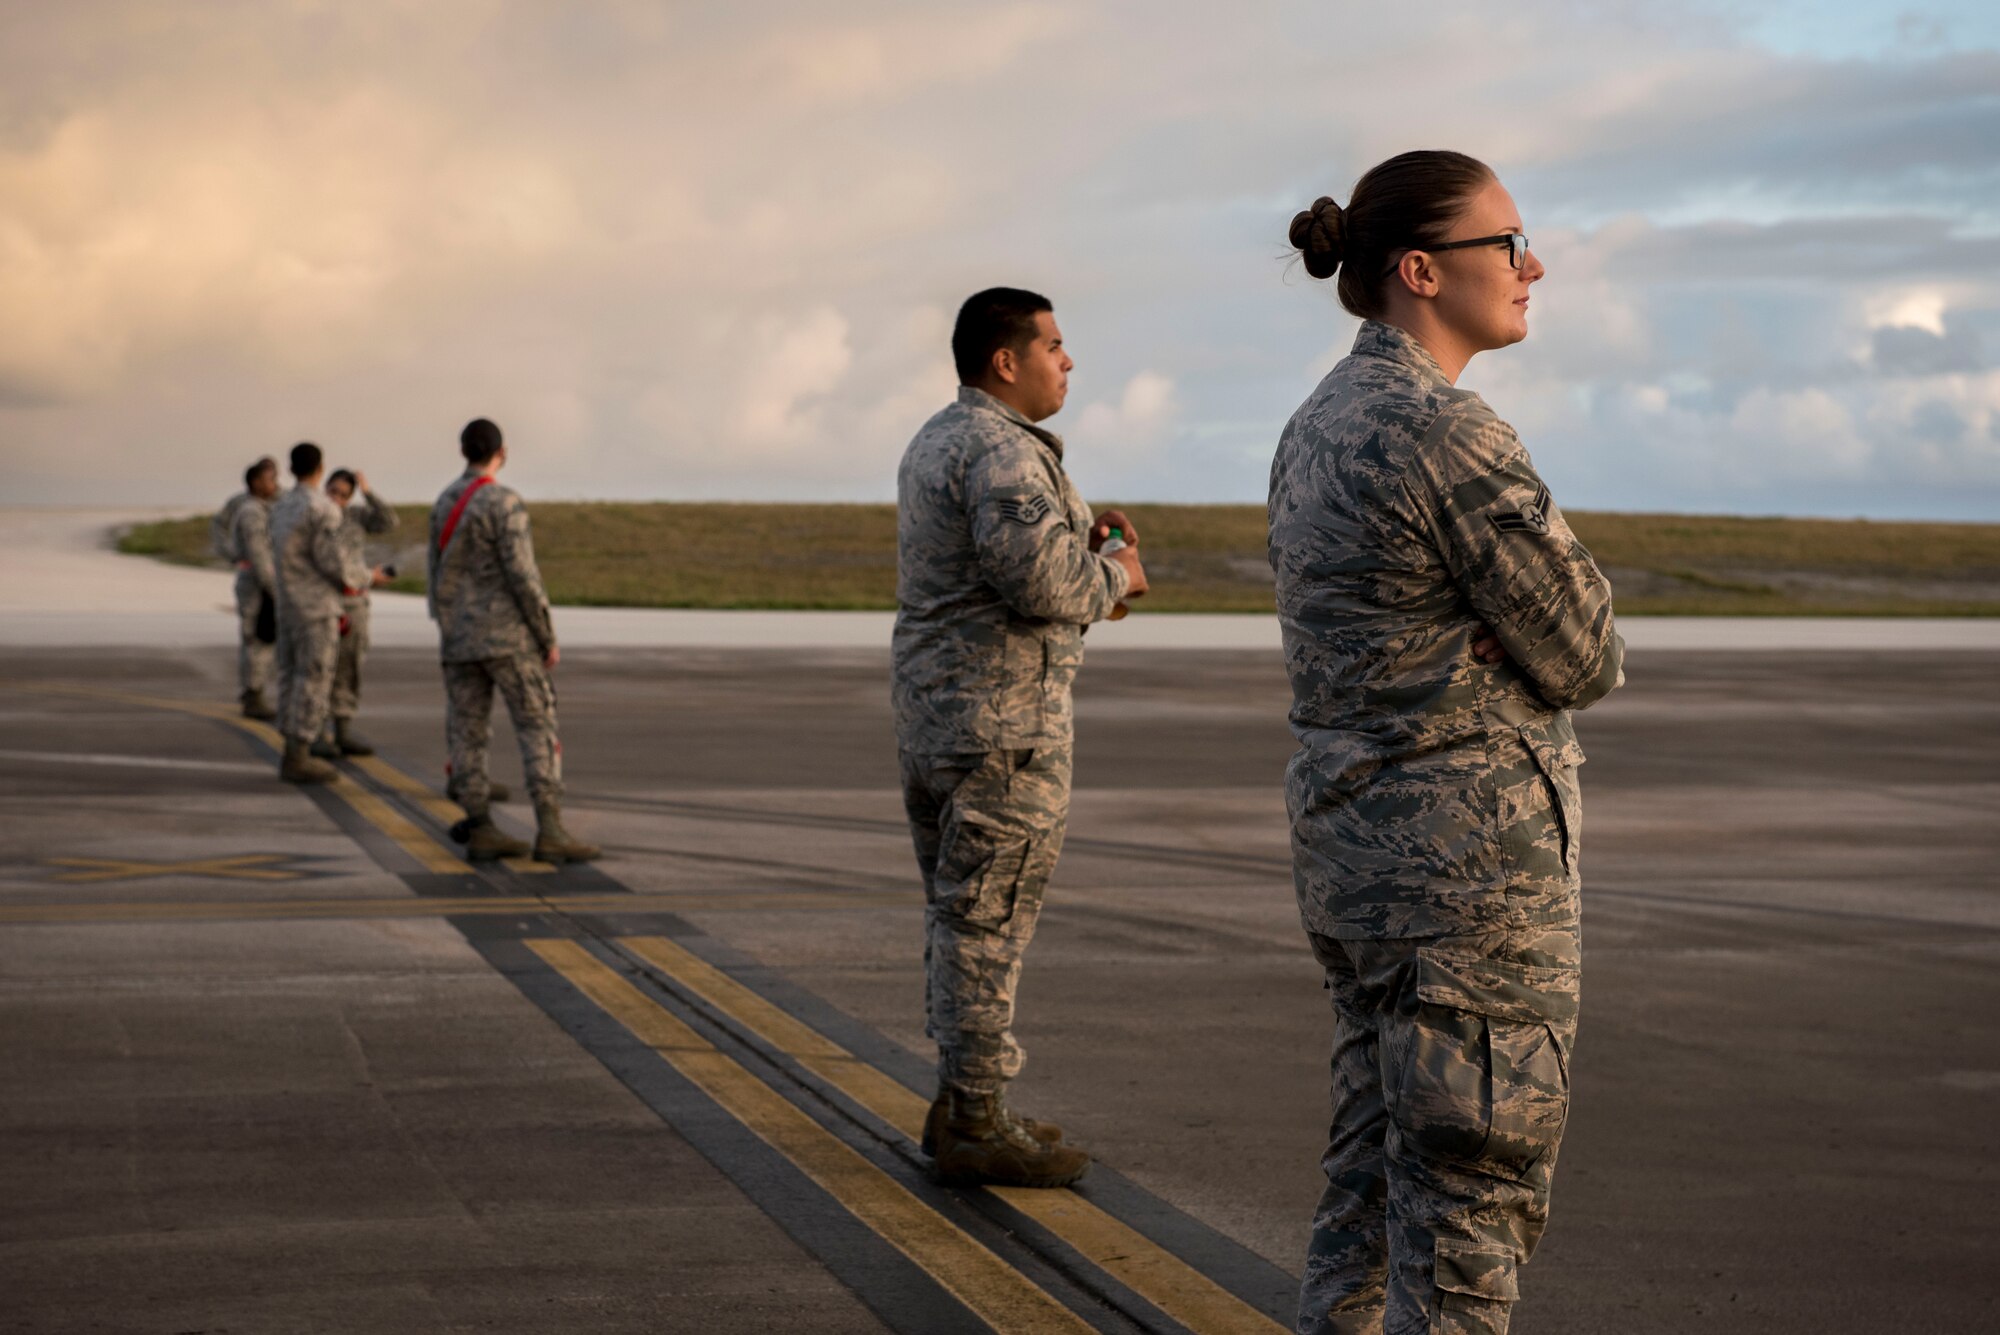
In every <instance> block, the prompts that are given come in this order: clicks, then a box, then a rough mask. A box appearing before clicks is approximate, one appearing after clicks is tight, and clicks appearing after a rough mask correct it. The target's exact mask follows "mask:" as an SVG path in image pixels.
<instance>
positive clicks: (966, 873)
mask: <svg viewBox="0 0 2000 1335" xmlns="http://www.w3.org/2000/svg"><path fill="white" fill-rule="evenodd" d="M1033 754H1034V753H1033V752H1030V751H993V752H988V753H987V755H986V757H985V760H984V762H983V763H982V764H981V765H980V767H979V768H978V769H976V770H974V771H973V772H972V773H971V774H969V775H967V776H966V778H965V780H964V781H963V782H962V783H961V784H960V785H959V787H958V791H956V792H955V793H953V794H952V798H951V803H952V811H951V814H950V816H949V817H948V819H947V821H946V826H945V831H944V840H943V842H942V843H941V844H940V845H939V847H938V865H937V876H936V881H935V884H936V903H937V908H938V910H939V911H940V912H942V913H945V914H948V915H950V916H951V917H954V918H957V919H959V920H961V921H963V922H967V923H973V924H976V925H978V926H980V927H986V928H992V929H995V930H999V929H1003V928H1005V927H1006V926H1007V924H1008V923H1009V922H1011V921H1012V920H1013V917H1014V909H1015V901H1016V898H1017V896H1018V894H1019V888H1020V883H1021V873H1022V871H1023V870H1024V869H1025V868H1026V867H1027V864H1028V855H1029V853H1030V852H1031V851H1033V848H1034V843H1035V840H1034V836H1033V835H1032V834H1031V833H1030V832H1029V831H1028V830H1027V829H1025V828H1023V827H1022V826H1020V825H1018V824H1015V823H1011V822H1008V823H1003V821H1002V820H996V819H995V818H994V817H993V816H991V815H989V814H988V813H989V812H992V811H996V810H998V811H1004V810H1005V808H1006V803H1007V801H1008V798H1009V796H1010V794H1011V790H1012V787H1013V777H1014V774H1015V773H1016V772H1017V771H1018V770H1020V769H1022V768H1024V767H1025V766H1026V765H1027V763H1028V761H1029V759H1031V758H1032V757H1033Z"/></svg>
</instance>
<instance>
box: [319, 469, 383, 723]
mask: <svg viewBox="0 0 2000 1335" xmlns="http://www.w3.org/2000/svg"><path fill="white" fill-rule="evenodd" d="M326 494H327V495H328V496H329V497H331V498H332V500H333V503H334V504H335V505H338V506H340V507H341V509H342V511H344V514H343V516H342V518H341V521H340V545H341V547H342V548H343V549H344V550H345V551H346V552H347V553H348V554H349V555H351V556H352V557H353V559H354V560H355V561H357V562H359V561H362V560H363V555H362V553H363V551H364V549H365V548H366V546H367V542H368V539H369V538H370V537H379V536H380V535H382V534H384V533H393V532H395V531H396V522H397V521H396V510H395V507H394V506H390V505H385V504H383V502H382V498H381V497H379V496H377V495H376V494H375V493H374V492H373V491H371V490H369V487H368V479H367V478H366V477H365V476H363V475H362V474H360V473H357V472H354V471H353V470H351V469H346V468H342V469H338V470H336V471H335V473H334V474H333V476H332V477H330V478H328V479H327V480H326ZM367 656H368V591H367V590H366V589H363V590H361V591H360V592H359V593H354V594H350V595H348V596H347V597H345V598H343V599H342V600H341V618H340V653H339V656H338V657H337V658H336V659H335V660H334V666H333V735H332V737H330V738H325V739H323V740H326V741H329V742H330V743H331V744H332V746H333V748H334V750H335V751H336V752H337V753H338V754H340V755H344V756H371V755H374V754H375V748H374V747H373V746H371V745H369V744H368V742H367V740H366V739H364V738H363V737H362V736H361V734H360V733H358V732H356V731H355V729H354V715H355V713H356V711H358V710H359V709H360V708H361V664H362V660H364V659H365V658H367Z"/></svg>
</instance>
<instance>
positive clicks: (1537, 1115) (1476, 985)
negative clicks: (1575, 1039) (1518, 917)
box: [1390, 948, 1579, 1178]
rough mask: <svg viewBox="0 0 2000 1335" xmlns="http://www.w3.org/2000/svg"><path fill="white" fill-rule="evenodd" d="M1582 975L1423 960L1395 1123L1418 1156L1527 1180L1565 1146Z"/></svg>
mask: <svg viewBox="0 0 2000 1335" xmlns="http://www.w3.org/2000/svg"><path fill="white" fill-rule="evenodd" d="M1578 978H1579V974H1578V970H1576V969H1573V968H1543V967H1537V966H1534V965H1528V964H1517V963H1514V962H1513V961H1510V960H1494V959H1484V958H1481V957H1478V956H1465V955H1453V954H1450V953H1448V952H1445V951H1440V950H1433V949H1428V948H1426V949H1420V950H1419V951H1418V952H1417V968H1416V992H1417V999H1418V1002H1419V1005H1418V1006H1417V1013H1416V1015H1415V1017H1414V1019H1413V1020H1412V1021H1410V1030H1409V1033H1408V1036H1407V1038H1406V1041H1405V1044H1404V1045H1402V1046H1404V1047H1405V1051H1404V1052H1403V1053H1402V1059H1401V1070H1400V1071H1399V1072H1397V1073H1396V1079H1395V1081H1394V1084H1393V1086H1392V1088H1393V1089H1394V1090H1395V1102H1394V1104H1393V1105H1392V1106H1391V1108H1390V1114H1391V1116H1392V1117H1393V1118H1394V1119H1395V1122H1396V1125H1397V1127H1398V1128H1400V1129H1401V1131H1402V1133H1403V1136H1404V1137H1405V1139H1406V1141H1407V1142H1408V1143H1409V1144H1410V1145H1411V1147H1412V1148H1413V1149H1415V1150H1416V1151H1417V1152H1418V1153H1421V1154H1424V1155H1426V1156H1428V1157H1430V1158H1434V1159H1441V1160H1445V1161H1447V1162H1452V1163H1461V1164H1468V1165H1475V1166H1477V1167H1479V1168H1480V1169H1482V1170H1484V1171H1487V1172H1492V1173H1497V1174H1499V1175H1501V1176H1505V1177H1514V1178H1524V1177H1526V1176H1527V1174H1528V1173H1529V1172H1530V1170H1532V1169H1533V1168H1534V1167H1535V1165H1536V1164H1537V1163H1539V1162H1540V1161H1541V1160H1542V1159H1543V1158H1545V1157H1546V1156H1547V1155H1548V1153H1549V1152H1550V1151H1551V1150H1553V1149H1554V1148H1555V1147H1556V1145H1558V1144H1559V1143H1560V1142H1561V1140H1562V1132H1563V1124H1564V1122H1565V1121H1566V1120H1567V1119H1568V1116H1569V1054H1568V1053H1567V1052H1565V1051H1564V1049H1563V1039H1562V1032H1563V1029H1566V1028H1567V1022H1568V1021H1571V1020H1573V1019H1574V1018H1575V1017H1576V1009H1577V1005H1576V997H1577V984H1578Z"/></svg>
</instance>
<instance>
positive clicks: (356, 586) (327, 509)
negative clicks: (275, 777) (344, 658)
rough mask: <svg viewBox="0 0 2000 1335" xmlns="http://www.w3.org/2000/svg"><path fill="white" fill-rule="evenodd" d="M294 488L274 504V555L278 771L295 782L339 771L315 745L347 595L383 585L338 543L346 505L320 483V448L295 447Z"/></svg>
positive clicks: (316, 779) (378, 573)
mask: <svg viewBox="0 0 2000 1335" xmlns="http://www.w3.org/2000/svg"><path fill="white" fill-rule="evenodd" d="M291 466H292V477H293V478H294V479H295V481H294V483H293V486H292V489H291V490H290V491H288V492H286V493H285V494H284V495H283V496H281V497H279V498H278V501H277V502H276V504H274V505H273V506H272V507H271V561H272V566H273V570H274V575H275V583H276V591H277V603H278V645H277V666H278V730H279V731H280V732H282V733H283V734H284V737H285V758H284V761H283V763H282V764H281V765H280V767H279V770H278V773H279V776H280V777H281V778H284V779H286V780H288V781H290V782H292V783H326V782H329V781H330V780H332V779H333V777H334V775H335V773H336V771H335V770H334V768H333V766H331V765H329V764H327V763H326V762H325V761H324V760H323V759H320V758H319V757H316V756H314V755H312V754H311V753H310V748H311V746H312V744H313V742H314V741H316V740H317V739H318V737H319V735H320V732H321V730H322V729H323V728H324V727H325V726H326V718H327V711H328V709H329V708H330V707H331V704H332V697H333V673H334V665H335V660H336V658H337V657H338V655H339V652H340V616H341V606H342V603H343V600H344V599H346V598H348V597H352V596H353V595H355V594H357V593H359V592H360V591H361V590H362V589H365V588H366V587H367V586H368V585H369V583H370V582H374V583H385V582H386V578H385V576H384V575H383V574H382V572H381V571H380V570H372V571H371V570H369V569H368V568H367V567H366V566H365V565H363V564H362V562H361V557H360V554H359V553H358V552H352V551H349V550H348V549H346V548H345V547H343V546H342V545H341V542H340V525H341V507H340V505H339V504H337V503H336V502H335V501H334V500H333V499H332V498H331V497H329V496H328V495H327V494H326V493H325V492H323V491H321V490H320V488H319V480H320V474H321V473H322V472H323V471H324V469H325V464H324V460H323V456H322V455H321V453H320V448H319V446H317V445H314V444H311V443H304V444H299V445H294V446H293V447H292V457H291Z"/></svg>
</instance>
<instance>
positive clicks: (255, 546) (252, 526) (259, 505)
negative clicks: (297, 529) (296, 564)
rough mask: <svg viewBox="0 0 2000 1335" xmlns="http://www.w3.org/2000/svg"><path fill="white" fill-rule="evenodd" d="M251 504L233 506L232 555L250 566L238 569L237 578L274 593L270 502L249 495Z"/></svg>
mask: <svg viewBox="0 0 2000 1335" xmlns="http://www.w3.org/2000/svg"><path fill="white" fill-rule="evenodd" d="M249 500H250V504H248V505H239V506H237V507H236V519H235V522H234V524H233V525H232V526H231V529H230V535H231V536H230V539H229V540H230V542H231V543H232V544H233V546H232V548H231V550H233V551H234V552H235V553H236V555H235V556H234V557H233V558H232V559H233V560H235V561H237V562H238V563H239V566H240V564H241V563H246V562H247V563H248V564H249V567H250V568H249V569H248V570H243V569H240V568H239V569H238V570H237V572H236V582H237V583H238V584H240V585H243V586H244V587H245V588H246V589H247V588H248V586H249V585H250V584H251V583H253V582H254V583H255V584H256V586H257V587H258V588H259V589H261V590H263V591H264V592H265V593H268V594H272V595H274V596H275V595H276V593H277V591H278V569H277V565H276V563H275V562H274V561H273V560H272V559H271V502H269V501H260V500H258V499H257V498H256V497H254V496H252V497H250V498H249Z"/></svg>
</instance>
